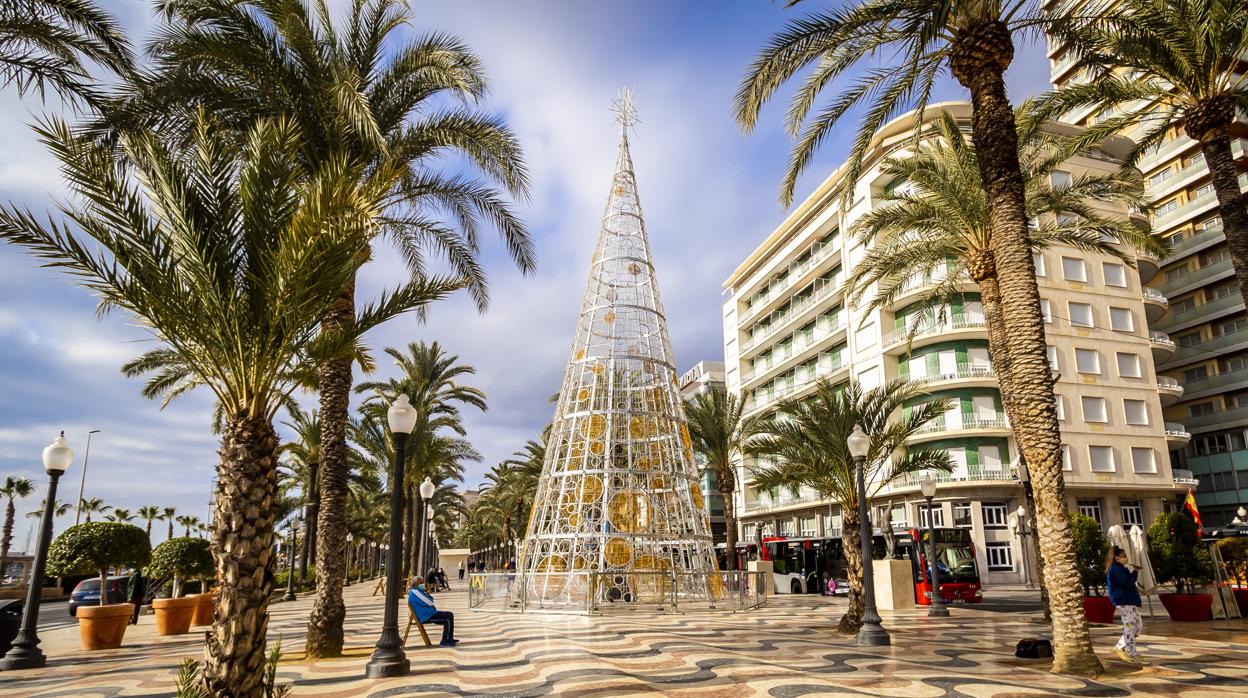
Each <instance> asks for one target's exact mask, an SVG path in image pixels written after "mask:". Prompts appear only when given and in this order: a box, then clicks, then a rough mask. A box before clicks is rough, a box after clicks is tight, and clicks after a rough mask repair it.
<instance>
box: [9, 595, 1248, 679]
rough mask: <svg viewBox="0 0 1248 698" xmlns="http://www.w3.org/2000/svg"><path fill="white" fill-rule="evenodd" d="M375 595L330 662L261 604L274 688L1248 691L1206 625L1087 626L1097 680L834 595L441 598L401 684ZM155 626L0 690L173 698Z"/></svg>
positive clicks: (1244, 656)
mask: <svg viewBox="0 0 1248 698" xmlns="http://www.w3.org/2000/svg"><path fill="white" fill-rule="evenodd" d="M456 586H457V588H458V589H462V588H463V587H462V585H459V584H456ZM372 587H373V585H372V584H369V583H366V584H363V585H355V586H352V587H350V588H348V589H347V590H346V601H347V636H346V638H347V651H346V654H347V656H346V657H344V658H340V659H332V660H318V661H315V662H306V661H304V660H303V658H302V650H303V633H304V626H305V624H306V620H307V614H308V611H309V608H310V605H311V602H310V596H309V597H304V598H301V599H300V600H299V601H296V602H293V603H279V604H274V605H273V606H272V607H271V612H272V621H271V623H270V635H269V638H270V642H273V641H275V640H276V639H277V638H278V637H279V636H281V637H282V648H283V650H284V651H285V654H284V656H283V658H282V661H281V663H280V665H279V682H280V683H286V684H293V685H294V695H296V696H327V697H333V696H364V695H374V696H386V695H404V696H407V695H438V696H451V695H458V696H571V697H589V696H603V697H604V698H607V697H610V698H614V697H615V696H625V695H650V696H654V695H682V696H683V695H689V696H766V695H774V696H799V695H850V694H853V695H862V694H869V695H879V696H942V695H974V696H996V697H1002V698H1003V697H1004V696H1017V695H1023V694H1026V695H1057V694H1059V693H1060V694H1065V695H1107V696H1126V695H1136V694H1153V695H1165V696H1188V698H1195V697H1196V696H1200V697H1201V698H1207V697H1214V698H1216V697H1217V696H1228V697H1229V696H1243V695H1245V694H1248V633H1233V632H1228V633H1225V634H1222V633H1212V632H1210V631H1209V628H1208V624H1193V627H1191V628H1190V629H1188V628H1186V627H1176V626H1183V625H1184V624H1174V623H1169V622H1168V621H1166V622H1160V621H1158V622H1149V621H1147V619H1146V621H1145V622H1146V625H1147V627H1146V629H1145V630H1146V632H1145V634H1144V635H1143V636H1141V639H1140V650H1141V652H1142V653H1144V654H1146V655H1147V656H1149V657H1150V658H1151V659H1152V660H1153V665H1152V666H1149V667H1143V668H1139V667H1130V666H1127V665H1125V664H1123V663H1121V662H1118V661H1116V660H1111V659H1109V648H1110V646H1112V644H1113V642H1114V639H1116V637H1117V635H1118V629H1117V628H1114V627H1108V626H1104V627H1096V628H1094V629H1093V637H1094V640H1095V642H1096V645H1097V648H1098V651H1099V652H1100V653H1101V655H1102V658H1103V659H1104V660H1105V664H1106V668H1107V670H1108V671H1107V674H1106V675H1105V676H1103V677H1101V678H1100V679H1098V680H1095V681H1091V680H1084V679H1076V678H1071V677H1063V676H1055V675H1053V674H1050V673H1049V672H1048V671H1047V669H1048V663H1047V662H1043V661H1031V660H1022V659H1016V658H1015V657H1014V656H1013V648H1014V644H1015V643H1016V642H1017V641H1018V640H1019V639H1021V638H1023V637H1034V636H1043V634H1044V633H1043V631H1044V630H1046V628H1045V627H1044V626H1042V625H1039V624H1036V623H1033V622H1029V621H1028V620H1027V619H1026V618H1022V617H1017V616H1015V615H1014V614H1010V613H1001V612H990V611H982V610H976V609H975V607H974V606H969V605H959V606H955V607H953V608H952V609H951V613H952V615H951V616H950V617H949V618H944V619H933V618H928V617H927V616H926V615H925V611H923V610H919V611H900V612H885V613H884V614H883V615H884V616H885V618H884V623H885V626H886V627H887V628H888V629H889V631H890V632H892V633H893V639H894V644H893V645H892V646H891V647H883V648H859V647H857V646H856V645H855V644H854V642H853V638H848V637H844V636H840V635H837V634H836V632H835V627H836V620H837V618H838V617H839V615H840V613H841V611H842V610H843V608H844V603H845V602H844V600H837V601H835V602H832V601H830V600H829V599H826V598H823V597H811V596H795V597H788V596H781V597H776V598H773V599H772V600H771V601H770V602H769V604H768V605H767V606H765V607H764V608H762V609H760V610H758V611H755V612H750V613H738V614H733V613H688V614H683V615H669V616H664V615H658V614H653V613H632V612H629V613H626V614H624V615H613V616H598V617H593V618H586V617H583V616H574V615H555V614H536V613H531V614H526V615H520V614H496V613H482V612H473V611H469V610H467V609H466V608H465V605H466V602H467V599H466V595H465V593H464V592H463V591H455V592H449V593H443V594H439V595H437V597H436V600H437V603H438V605H439V607H441V608H444V609H445V610H451V611H454V612H455V614H456V631H457V632H456V634H457V635H458V636H459V638H460V639H461V640H462V642H461V644H460V645H459V647H457V648H455V649H445V648H440V647H434V648H432V649H425V648H423V647H421V646H420V639H419V635H418V634H417V633H416V632H415V631H413V632H412V636H411V637H410V638H409V640H410V642H409V645H408V657H409V658H410V659H411V662H412V673H411V675H409V676H407V677H401V678H395V679H387V680H367V679H365V678H364V665H365V664H366V663H367V661H368V656H369V654H370V653H371V651H372V645H373V643H374V642H375V641H376V639H377V635H378V634H379V632H380V623H381V615H382V604H381V600H380V597H370V596H369V593H370V592H371V591H372ZM404 622H405V621H404ZM153 623H154V620H153V619H152V617H150V616H145V617H144V618H143V619H142V621H141V622H140V625H139V626H138V627H137V628H131V629H130V631H129V633H128V634H127V638H126V640H127V642H126V646H124V647H122V648H121V649H118V650H111V651H107V652H94V653H85V652H81V651H79V650H78V640H77V628H76V627H71V628H65V629H60V630H55V631H52V632H50V633H48V634H47V635H46V636H45V637H44V638H43V639H44V648H45V650H46V651H47V652H48V655H49V657H50V660H51V661H50V663H49V666H48V667H47V668H45V669H42V670H37V671H23V672H7V673H4V674H0V695H3V696H39V697H46V698H50V697H51V696H75V697H78V696H161V695H172V692H173V686H174V676H175V673H176V671H177V666H178V664H179V663H180V661H181V659H182V658H183V657H187V656H193V657H196V658H199V656H200V655H201V653H202V652H201V649H200V648H201V646H202V635H201V634H199V633H194V634H191V635H184V636H181V637H175V638H158V637H156V636H155V633H154V627H153ZM1221 624H1222V623H1218V625H1221ZM1195 625H1200V626H1201V627H1199V628H1198V627H1194V626H1195ZM1167 633H1173V634H1174V635H1175V637H1167V636H1166V634H1167Z"/></svg>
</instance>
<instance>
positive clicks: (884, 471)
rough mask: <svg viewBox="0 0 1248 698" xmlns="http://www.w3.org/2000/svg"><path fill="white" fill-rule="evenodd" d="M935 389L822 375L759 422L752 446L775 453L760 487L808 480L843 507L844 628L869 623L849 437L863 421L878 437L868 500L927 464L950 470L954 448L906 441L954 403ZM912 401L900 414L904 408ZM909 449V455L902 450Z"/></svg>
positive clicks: (759, 476)
mask: <svg viewBox="0 0 1248 698" xmlns="http://www.w3.org/2000/svg"><path fill="white" fill-rule="evenodd" d="M927 397H928V395H927V393H926V392H924V389H923V386H922V385H921V384H919V383H911V382H908V381H905V380H901V379H897V380H893V381H890V382H889V383H887V384H886V385H883V386H881V387H879V388H874V389H872V390H867V391H864V390H863V389H862V388H861V386H859V385H858V383H857V382H856V381H850V382H849V384H848V385H847V386H845V387H844V388H843V389H842V388H839V387H836V386H833V385H832V383H831V382H829V381H828V380H826V379H824V380H820V381H819V383H817V384H816V386H815V392H814V394H813V395H811V396H810V397H808V398H800V399H790V400H785V401H783V402H781V403H780V404H779V405H778V406H777V408H776V411H777V413H778V415H777V416H776V417H773V418H770V419H768V420H767V421H766V422H764V423H763V424H762V425H761V426H760V427H759V436H757V437H756V438H755V439H753V440H752V441H750V442H749V445H748V446H747V450H748V452H749V454H750V455H752V456H754V457H763V458H766V459H770V460H774V461H775V465H771V466H769V467H762V468H759V467H757V466H756V467H755V468H754V486H755V487H757V488H758V489H760V490H768V489H773V488H779V487H785V488H789V489H792V490H794V491H796V490H797V489H798V488H800V487H802V486H805V487H809V488H811V489H813V490H815V491H816V492H818V493H819V495H820V496H822V497H826V498H828V499H831V500H832V501H834V502H836V503H837V504H839V505H840V507H841V516H842V525H841V535H842V537H843V540H844V543H845V545H844V548H845V560H846V562H847V563H848V570H847V574H848V577H849V584H850V592H849V608H848V609H847V610H846V611H845V615H843V616H841V620H840V624H839V627H838V630H840V632H845V633H849V632H856V631H857V630H858V628H859V627H860V626H861V625H862V613H863V598H862V565H863V560H862V537H861V535H860V533H859V525H860V522H861V519H860V518H859V516H858V487H857V477H856V469H855V467H854V459H853V457H851V456H850V454H849V447H848V446H847V445H846V439H848V438H849V435H850V434H851V433H852V432H853V430H854V426H855V425H859V426H861V427H862V429H863V431H865V432H866V433H867V434H868V435H869V436H870V437H871V448H870V450H869V452H868V454H867V460H866V466H865V467H866V477H865V481H866V482H867V483H869V487H871V488H872V489H871V490H870V491H868V493H867V498H868V500H869V499H870V498H871V497H872V496H873V495H874V494H875V493H876V492H879V491H880V490H881V489H882V488H884V487H886V486H888V485H890V484H892V483H894V482H897V481H898V480H902V479H905V478H908V477H911V476H913V475H915V474H916V473H920V472H923V471H940V472H947V471H949V470H950V468H951V461H950V460H949V454H948V452H946V451H944V450H940V449H927V448H922V447H911V448H906V440H907V439H909V438H910V437H911V436H913V435H914V434H916V433H917V432H918V431H919V429H920V428H921V427H922V426H923V425H925V424H927V423H929V422H931V421H933V420H936V419H940V418H942V417H943V416H944V413H945V412H946V411H948V410H949V408H950V407H951V406H952V403H951V402H950V401H949V400H948V399H945V398H935V399H930V400H926V401H924V399H925V398H927ZM904 407H909V409H908V410H906V414H904V415H903V416H902V417H901V418H900V419H898V416H897V413H899V412H902V411H903V409H902V408H904ZM900 449H906V450H905V455H904V456H900V457H898V456H897V455H895V454H896V453H897V452H898V451H899V450H900Z"/></svg>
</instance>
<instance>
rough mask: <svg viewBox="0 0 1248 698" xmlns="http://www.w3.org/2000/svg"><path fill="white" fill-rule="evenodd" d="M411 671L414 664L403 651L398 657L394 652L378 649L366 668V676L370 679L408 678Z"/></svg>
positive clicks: (400, 651)
mask: <svg viewBox="0 0 1248 698" xmlns="http://www.w3.org/2000/svg"><path fill="white" fill-rule="evenodd" d="M411 670H412V663H411V662H410V661H408V659H407V657H406V656H404V654H403V651H402V650H399V652H398V654H397V655H396V654H394V653H393V652H392V651H389V650H382V649H378V650H376V651H374V652H373V658H372V659H370V660H368V666H366V667H364V676H366V677H368V678H370V679H389V678H394V677H395V676H407V675H408V673H410V672H411Z"/></svg>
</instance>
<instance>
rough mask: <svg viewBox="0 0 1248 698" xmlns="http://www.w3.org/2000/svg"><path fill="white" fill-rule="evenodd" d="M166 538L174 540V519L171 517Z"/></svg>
mask: <svg viewBox="0 0 1248 698" xmlns="http://www.w3.org/2000/svg"><path fill="white" fill-rule="evenodd" d="M165 540H173V519H169V532H168V533H167V534H166V538H165Z"/></svg>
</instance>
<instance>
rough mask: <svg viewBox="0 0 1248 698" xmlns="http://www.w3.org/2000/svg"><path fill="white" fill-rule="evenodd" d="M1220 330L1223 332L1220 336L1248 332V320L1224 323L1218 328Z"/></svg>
mask: <svg viewBox="0 0 1248 698" xmlns="http://www.w3.org/2000/svg"><path fill="white" fill-rule="evenodd" d="M1218 329H1219V330H1221V331H1220V332H1219V333H1218V334H1220V335H1223V334H1232V333H1235V332H1242V331H1243V330H1248V318H1242V317H1241V318H1239V319H1238V320H1231V321H1230V322H1224V323H1222V324H1221V325H1219V326H1218Z"/></svg>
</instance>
